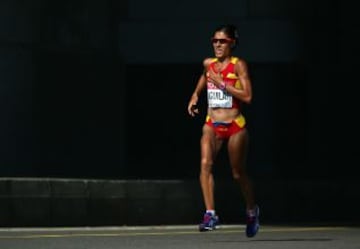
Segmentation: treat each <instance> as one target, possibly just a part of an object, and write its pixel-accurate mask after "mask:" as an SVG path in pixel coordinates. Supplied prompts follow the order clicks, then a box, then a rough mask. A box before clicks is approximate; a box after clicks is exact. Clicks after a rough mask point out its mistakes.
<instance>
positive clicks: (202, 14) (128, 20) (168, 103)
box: [0, 0, 359, 179]
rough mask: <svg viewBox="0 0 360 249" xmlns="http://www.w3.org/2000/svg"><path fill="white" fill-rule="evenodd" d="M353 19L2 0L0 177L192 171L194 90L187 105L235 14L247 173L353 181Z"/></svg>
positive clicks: (183, 174)
mask: <svg viewBox="0 0 360 249" xmlns="http://www.w3.org/2000/svg"><path fill="white" fill-rule="evenodd" d="M357 15H358V13H357V12H356V9H355V8H354V7H353V6H351V5H350V3H347V2H346V1H325V0H324V1H322V0H317V1H310V0H305V1H304V0H302V1H297V0H296V1H286V0H271V1H270V0H266V1H265V0H255V1H248V0H241V1H238V0H237V1H227V2H225V3H224V4H222V5H220V6H219V4H218V2H217V1H197V2H194V1H188V0H187V1H181V3H178V2H174V3H171V1H164V0H158V1H145V0H136V1H115V0H106V1H104V0H101V1H100V0H91V1H64V0H63V1H57V0H55V1H43V0H34V1H20V0H15V1H14V0H11V1H10V0H7V1H1V3H0V101H1V105H0V117H1V122H0V176H2V177H15V176H16V177H66V178H105V179H107V178H109V179H110V178H111V179H196V178H197V177H198V168H199V152H200V151H199V139H200V135H201V126H202V124H203V122H204V112H205V99H204V96H203V97H202V100H203V102H202V103H203V104H202V113H201V115H200V117H198V118H195V119H193V118H190V117H189V116H188V115H187V112H186V107H187V102H188V100H189V97H190V96H191V94H192V91H193V89H194V87H195V84H196V81H197V78H198V76H199V74H200V73H201V70H202V68H201V63H202V60H203V58H205V57H206V56H211V55H212V50H211V44H210V43H209V37H210V36H211V34H212V31H213V30H214V29H215V28H216V27H217V26H218V25H219V24H223V23H233V24H236V25H237V26H238V27H239V33H240V44H239V48H238V50H237V51H236V55H238V56H241V57H243V58H244V59H245V60H246V61H247V62H248V64H249V71H250V75H251V78H252V83H253V88H254V101H253V103H252V104H251V105H250V106H247V107H246V109H245V115H246V117H247V121H248V127H249V130H250V136H251V147H250V154H249V160H248V165H249V170H250V172H251V173H252V174H253V175H254V176H255V177H279V178H287V179H288V178H338V177H341V178H345V179H347V178H353V177H355V176H356V174H355V170H356V168H357V166H358V158H359V153H357V148H358V146H356V141H357V139H356V131H357V129H358V128H357V125H356V123H355V120H357V110H356V106H357V103H356V100H357V99H358V97H357V94H356V91H355V89H356V87H357V85H358V83H359V80H358V77H357V71H358V67H357V60H358V53H357V52H358V50H359V49H358V44H359V38H357V35H356V32H358V30H359V25H358V24H357V23H355V20H356V19H357ZM226 160H227V159H226V156H225V151H223V153H222V154H221V155H220V157H219V162H224V161H225V162H226ZM216 170H217V171H218V172H219V174H218V175H219V176H220V177H221V176H223V177H228V176H229V175H228V174H229V171H228V170H229V169H228V167H227V166H226V165H225V166H224V167H217V168H216Z"/></svg>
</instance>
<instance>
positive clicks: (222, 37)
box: [211, 31, 234, 58]
mask: <svg viewBox="0 0 360 249" xmlns="http://www.w3.org/2000/svg"><path fill="white" fill-rule="evenodd" d="M211 42H212V45H213V48H214V53H215V56H216V57H217V58H224V57H227V56H229V55H230V53H231V45H232V44H233V43H234V41H233V40H232V39H230V38H229V37H228V36H227V35H226V34H225V33H224V32H222V31H220V32H216V33H215V35H214V37H213V38H212V39H211Z"/></svg>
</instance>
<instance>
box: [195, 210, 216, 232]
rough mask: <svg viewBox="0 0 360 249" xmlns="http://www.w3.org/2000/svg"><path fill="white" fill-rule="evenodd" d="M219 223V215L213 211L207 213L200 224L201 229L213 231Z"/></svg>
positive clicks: (202, 230) (201, 230)
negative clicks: (212, 212)
mask: <svg viewBox="0 0 360 249" xmlns="http://www.w3.org/2000/svg"><path fill="white" fill-rule="evenodd" d="M218 225H219V217H218V216H217V215H213V214H211V213H205V214H204V218H203V221H202V223H200V224H199V231H200V232H206V231H212V230H215V229H216V228H217V226H218Z"/></svg>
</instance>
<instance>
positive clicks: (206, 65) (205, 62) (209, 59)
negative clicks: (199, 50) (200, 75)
mask: <svg viewBox="0 0 360 249" xmlns="http://www.w3.org/2000/svg"><path fill="white" fill-rule="evenodd" d="M216 60H217V59H216V58H213V57H208V58H205V59H204V60H203V65H204V67H208V66H209V65H210V64H211V63H214V62H215V61H216Z"/></svg>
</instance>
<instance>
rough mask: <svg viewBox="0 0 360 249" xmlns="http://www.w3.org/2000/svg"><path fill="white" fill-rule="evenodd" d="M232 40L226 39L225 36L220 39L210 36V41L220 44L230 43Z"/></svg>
mask: <svg viewBox="0 0 360 249" xmlns="http://www.w3.org/2000/svg"><path fill="white" fill-rule="evenodd" d="M232 41H233V40H232V39H226V38H222V39H216V38H211V42H212V43H213V44H215V43H218V42H220V44H225V43H231V42H232Z"/></svg>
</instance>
